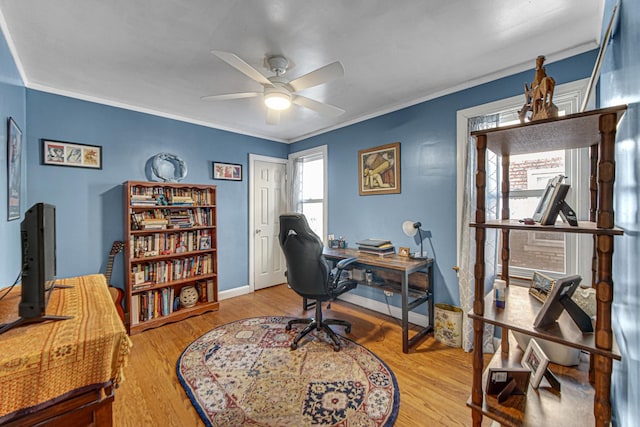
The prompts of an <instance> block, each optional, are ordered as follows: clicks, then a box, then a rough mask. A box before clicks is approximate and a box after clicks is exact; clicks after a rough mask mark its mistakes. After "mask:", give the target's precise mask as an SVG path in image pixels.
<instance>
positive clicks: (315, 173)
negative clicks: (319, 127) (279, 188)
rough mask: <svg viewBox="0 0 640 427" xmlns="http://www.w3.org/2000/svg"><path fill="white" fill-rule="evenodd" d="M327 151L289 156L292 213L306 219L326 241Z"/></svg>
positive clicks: (325, 149) (312, 151) (318, 149)
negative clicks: (300, 214)
mask: <svg viewBox="0 0 640 427" xmlns="http://www.w3.org/2000/svg"><path fill="white" fill-rule="evenodd" d="M326 158H327V147H326V146H322V147H318V148H314V149H310V150H305V151H300V152H298V153H293V154H291V155H290V156H289V165H288V168H289V176H291V177H292V179H291V180H290V182H291V186H290V189H289V193H290V197H289V209H290V210H291V211H294V212H299V213H302V214H304V215H305V216H306V217H307V222H308V223H309V226H310V227H311V229H312V230H313V232H314V233H316V234H317V235H318V236H320V237H321V238H322V239H323V240H326V236H325V230H326V229H327V227H326V224H327V221H326V217H327V215H326V212H327V203H326V201H327V190H326V189H327V182H326V175H327V174H326V170H327V165H326Z"/></svg>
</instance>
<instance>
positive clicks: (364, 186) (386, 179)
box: [358, 142, 400, 196]
mask: <svg viewBox="0 0 640 427" xmlns="http://www.w3.org/2000/svg"><path fill="white" fill-rule="evenodd" d="M358 184H359V185H358V190H359V193H360V195H361V196H367V195H372V194H399V193H400V143H399V142H394V143H392V144H387V145H381V146H378V147H373V148H369V149H366V150H360V151H358Z"/></svg>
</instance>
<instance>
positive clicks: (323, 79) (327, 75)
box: [289, 61, 344, 92]
mask: <svg viewBox="0 0 640 427" xmlns="http://www.w3.org/2000/svg"><path fill="white" fill-rule="evenodd" d="M342 76H344V68H343V67H342V64H341V63H340V61H336V62H333V63H331V64H329V65H325V66H324V67H320V68H318V69H317V70H315V71H312V72H310V73H307V74H305V75H304V76H301V77H298V78H297V79H295V80H292V81H290V82H289V85H290V86H291V87H292V88H293V90H294V92H297V91H299V90H302V89H306V88H309V87H313V86H318V85H320V84H322V83H327V82H329V81H331V80H335V79H337V78H339V77H342Z"/></svg>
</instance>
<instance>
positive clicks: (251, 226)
mask: <svg viewBox="0 0 640 427" xmlns="http://www.w3.org/2000/svg"><path fill="white" fill-rule="evenodd" d="M256 161H259V162H267V163H275V164H283V165H285V170H286V165H287V159H282V158H279V157H270V156H263V155H260V154H251V153H249V292H250V293H253V292H255V290H256V286H255V285H256V283H255V269H254V265H255V256H256V253H255V239H256V233H255V229H256V224H255V218H254V215H253V212H254V207H255V206H254V202H253V200H254V196H255V162H256ZM287 185H288V177H287V176H285V188H286V186H287Z"/></svg>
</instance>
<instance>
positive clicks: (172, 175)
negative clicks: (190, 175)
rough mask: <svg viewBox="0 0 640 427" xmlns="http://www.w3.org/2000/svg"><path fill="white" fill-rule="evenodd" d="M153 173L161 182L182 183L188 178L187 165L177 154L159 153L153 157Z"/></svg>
mask: <svg viewBox="0 0 640 427" xmlns="http://www.w3.org/2000/svg"><path fill="white" fill-rule="evenodd" d="M151 172H152V173H153V176H154V177H155V178H157V179H158V180H159V181H165V182H180V181H182V180H183V179H184V178H185V177H186V176H187V164H186V163H185V162H184V160H182V159H181V158H180V157H178V156H177V155H175V154H171V153H158V154H156V155H155V156H153V157H151Z"/></svg>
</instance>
